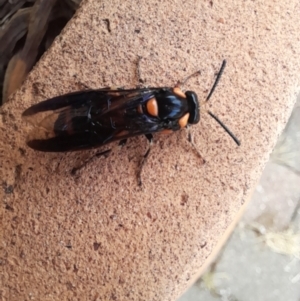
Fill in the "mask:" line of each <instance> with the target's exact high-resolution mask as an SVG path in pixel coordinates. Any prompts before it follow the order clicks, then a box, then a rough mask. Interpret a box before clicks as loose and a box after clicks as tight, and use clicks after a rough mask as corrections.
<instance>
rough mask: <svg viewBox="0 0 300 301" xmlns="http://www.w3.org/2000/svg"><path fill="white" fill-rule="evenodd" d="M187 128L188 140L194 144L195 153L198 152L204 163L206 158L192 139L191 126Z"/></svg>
mask: <svg viewBox="0 0 300 301" xmlns="http://www.w3.org/2000/svg"><path fill="white" fill-rule="evenodd" d="M187 130H188V141H189V143H190V144H191V145H192V147H193V150H194V151H195V153H196V154H197V156H198V157H199V158H200V159H201V160H202V161H203V164H204V163H205V159H204V158H203V156H202V155H201V153H200V152H199V150H198V149H197V147H196V145H195V144H194V142H193V139H192V134H191V132H190V130H189V128H188V129H187Z"/></svg>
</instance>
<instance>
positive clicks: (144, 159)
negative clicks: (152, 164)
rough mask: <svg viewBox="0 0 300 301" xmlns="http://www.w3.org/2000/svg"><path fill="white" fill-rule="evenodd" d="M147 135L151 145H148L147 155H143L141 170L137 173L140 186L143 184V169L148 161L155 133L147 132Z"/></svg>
mask: <svg viewBox="0 0 300 301" xmlns="http://www.w3.org/2000/svg"><path fill="white" fill-rule="evenodd" d="M145 136H146V138H147V139H148V141H149V147H148V149H147V151H146V153H145V155H144V156H143V158H142V161H141V163H140V166H139V170H138V174H137V177H138V184H139V186H141V185H142V169H143V166H144V165H145V163H146V160H147V157H148V156H149V153H150V150H151V146H152V142H153V135H152V134H146V135H145Z"/></svg>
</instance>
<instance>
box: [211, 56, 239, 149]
mask: <svg viewBox="0 0 300 301" xmlns="http://www.w3.org/2000/svg"><path fill="white" fill-rule="evenodd" d="M225 66H226V60H223V62H222V65H221V68H220V71H219V72H218V75H217V77H216V80H215V82H214V84H213V86H212V88H211V90H210V92H209V94H208V96H207V97H206V100H205V102H208V101H209V99H210V97H211V96H212V94H213V92H214V91H215V89H216V86H217V84H218V82H219V81H220V78H221V75H222V74H223V72H224V68H225ZM208 114H209V115H210V116H211V117H212V118H213V119H214V120H216V121H217V122H218V124H219V125H220V126H221V127H222V128H223V129H224V130H225V131H226V133H227V134H228V135H229V136H230V137H231V138H232V139H233V140H234V142H235V143H236V144H237V145H238V146H240V145H241V142H240V141H239V140H238V138H236V137H235V135H234V134H233V133H232V132H231V131H230V130H229V128H228V127H227V126H226V125H225V124H224V123H223V122H222V121H221V120H220V119H219V118H218V117H217V116H216V115H214V114H213V113H212V112H210V111H208Z"/></svg>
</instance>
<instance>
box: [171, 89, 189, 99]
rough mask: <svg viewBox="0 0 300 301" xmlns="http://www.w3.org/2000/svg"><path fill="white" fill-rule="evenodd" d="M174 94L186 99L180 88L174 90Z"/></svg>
mask: <svg viewBox="0 0 300 301" xmlns="http://www.w3.org/2000/svg"><path fill="white" fill-rule="evenodd" d="M173 93H174V94H176V95H177V96H180V97H182V98H186V95H185V94H184V93H183V92H182V91H181V90H180V89H179V88H178V87H175V88H173Z"/></svg>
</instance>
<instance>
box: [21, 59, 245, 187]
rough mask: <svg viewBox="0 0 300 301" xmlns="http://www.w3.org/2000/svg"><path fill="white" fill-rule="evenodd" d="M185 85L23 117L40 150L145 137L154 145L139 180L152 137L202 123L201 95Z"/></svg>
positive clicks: (119, 93)
mask: <svg viewBox="0 0 300 301" xmlns="http://www.w3.org/2000/svg"><path fill="white" fill-rule="evenodd" d="M225 64H226V61H225V60H224V61H223V63H222V66H221V69H220V71H219V73H218V75H217V77H216V80H215V83H214V85H213V87H212V89H211V91H210V93H209V94H208V96H207V99H206V101H208V100H209V99H210V97H211V95H212V93H213V91H214V90H215V88H216V86H217V83H218V81H219V79H220V77H221V75H222V73H223V70H224V68H225ZM198 73H199V72H198ZM193 75H194V74H193ZM193 75H191V76H193ZM191 76H189V77H188V78H187V79H186V80H188V79H189V78H190V77H191ZM186 80H185V81H184V82H186ZM180 84H181V83H179V84H177V85H176V86H175V87H174V88H170V87H162V88H139V89H129V90H111V89H108V88H104V89H98V90H85V91H79V92H74V93H69V94H65V95H61V96H57V97H54V98H51V99H48V100H45V101H42V102H40V103H38V104H35V105H33V106H31V107H30V108H28V109H27V110H25V111H24V112H23V117H25V118H26V119H27V120H28V121H29V122H31V123H32V124H33V125H34V126H35V128H34V130H33V131H32V132H31V133H30V134H29V137H28V140H27V145H28V146H29V147H31V148H33V149H35V150H38V151H44V152H67V151H76V150H84V149H91V148H96V147H99V146H102V145H105V144H108V143H110V142H113V141H118V140H119V141H120V143H122V144H124V143H125V142H126V140H127V139H128V138H130V137H133V136H137V135H145V136H146V138H147V139H148V141H149V142H150V143H149V148H148V150H147V152H146V154H145V155H144V157H143V160H142V163H141V167H140V171H139V179H140V173H141V168H142V166H143V164H144V162H145V159H146V158H147V156H148V155H149V152H150V146H151V142H152V139H153V136H152V134H153V133H156V132H169V131H177V130H180V129H181V128H184V127H186V126H188V125H192V124H197V123H198V122H199V121H200V104H199V101H198V98H197V95H196V93H195V92H192V91H186V92H185V93H183V92H182V91H181V89H180ZM208 113H209V114H210V115H211V116H212V117H213V118H214V119H215V120H216V121H217V122H218V123H219V124H220V125H221V126H222V127H223V128H224V130H225V131H226V132H227V133H228V134H229V135H230V136H231V137H232V138H233V139H234V141H235V142H236V143H237V144H238V145H239V141H238V139H237V138H236V137H235V136H234V135H233V134H232V133H231V132H230V130H229V129H228V128H227V127H226V126H225V125H224V124H223V123H222V122H221V121H220V120H219V119H218V118H217V117H216V116H215V115H214V114H212V113H211V112H210V111H209V112H208ZM139 182H141V181H140V180H139Z"/></svg>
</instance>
